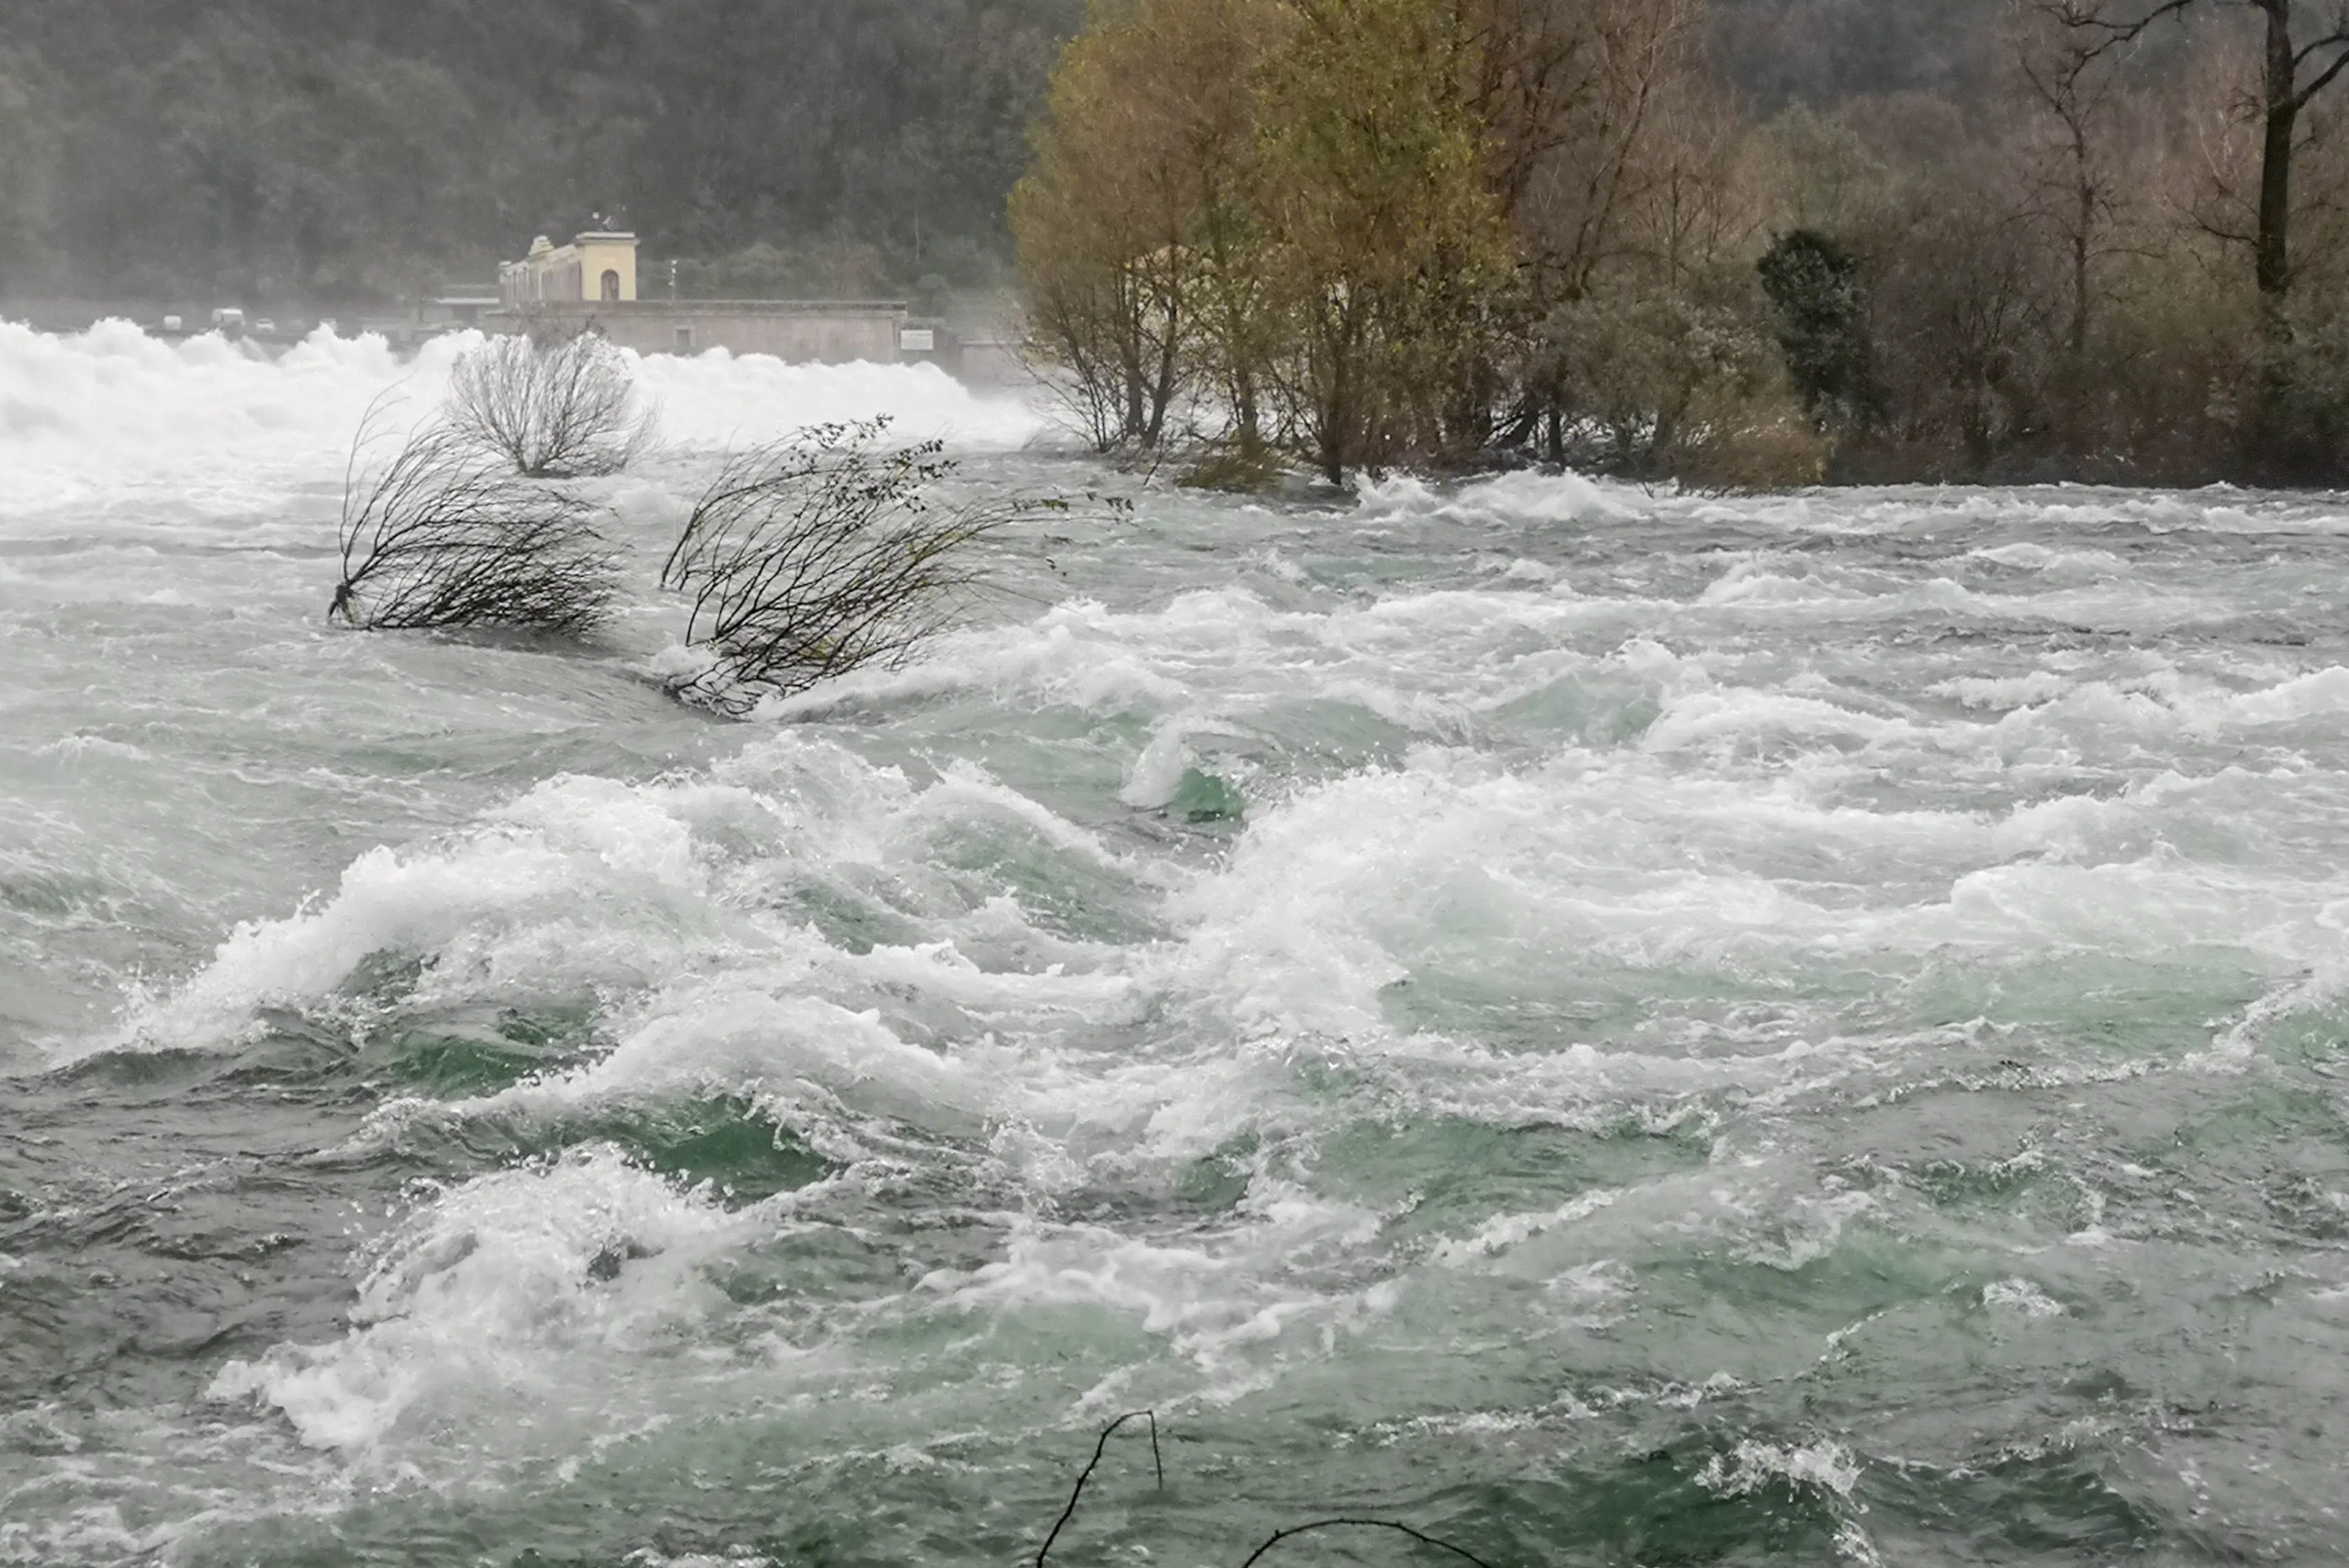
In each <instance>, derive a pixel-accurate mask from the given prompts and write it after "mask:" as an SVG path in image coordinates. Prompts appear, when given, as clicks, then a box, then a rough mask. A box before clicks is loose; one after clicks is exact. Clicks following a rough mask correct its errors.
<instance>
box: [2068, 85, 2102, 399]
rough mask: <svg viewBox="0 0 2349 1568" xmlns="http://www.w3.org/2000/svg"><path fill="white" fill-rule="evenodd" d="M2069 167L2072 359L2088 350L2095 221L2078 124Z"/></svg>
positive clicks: (2092, 179) (2093, 190) (2093, 192)
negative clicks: (2074, 208) (2073, 206)
mask: <svg viewBox="0 0 2349 1568" xmlns="http://www.w3.org/2000/svg"><path fill="white" fill-rule="evenodd" d="M2072 167H2073V169H2074V170H2075V173H2076V175H2077V181H2076V183H2075V187H2074V190H2073V195H2074V196H2075V199H2076V200H2077V201H2078V202H2079V211H2078V213H2077V214H2076V221H2075V222H2074V223H2073V225H2072V333H2071V339H2072V341H2071V349H2072V358H2073V360H2074V361H2075V363H2076V362H2077V361H2078V360H2079V359H2080V358H2081V357H2082V356H2085V354H2086V353H2087V351H2088V310H2089V296H2088V251H2089V248H2090V242H2091V240H2092V238H2093V237H2094V232H2095V222H2096V181H2095V175H2094V174H2093V173H2091V172H2090V168H2089V163H2088V142H2087V138H2086V136H2085V134H2084V133H2083V132H2082V131H2081V129H2080V128H2079V127H2078V126H2076V125H2075V126H2074V127H2073V128H2072Z"/></svg>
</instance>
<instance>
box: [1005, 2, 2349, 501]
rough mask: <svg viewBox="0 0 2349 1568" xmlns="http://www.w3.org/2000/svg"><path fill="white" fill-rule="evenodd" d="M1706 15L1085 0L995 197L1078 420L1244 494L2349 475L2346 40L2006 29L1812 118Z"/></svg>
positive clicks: (2215, 10) (2193, 13)
mask: <svg viewBox="0 0 2349 1568" xmlns="http://www.w3.org/2000/svg"><path fill="white" fill-rule="evenodd" d="M1721 8H1722V10H1723V12H1724V13H1728V14H1729V15H1727V16H1726V17H1725V18H1724V16H1723V15H1715V14H1714V12H1713V9H1712V8H1710V7H1708V5H1706V4H1705V0H1100V3H1099V4H1097V5H1095V6H1094V8H1093V10H1092V15H1091V19H1090V21H1089V24H1088V26H1086V28H1085V29H1084V31H1083V32H1082V33H1081V35H1080V36H1078V37H1077V38H1076V39H1075V40H1074V41H1073V42H1072V43H1071V45H1070V46H1069V48H1068V49H1067V51H1066V52H1065V53H1064V55H1063V56H1062V57H1061V62H1060V65H1059V67H1058V68H1057V70H1056V72H1055V75H1054V77H1053V84H1052V92H1051V97H1050V103H1049V106H1048V111H1047V114H1046V117H1045V118H1044V119H1043V120H1042V122H1041V123H1040V127H1039V129H1038V130H1037V133H1036V137H1035V154H1034V159H1033V161H1032V164H1031V166H1030V170H1029V172H1028V174H1027V176H1026V177H1025V179H1024V180H1023V181H1021V183H1020V184H1019V188H1018V189H1017V191H1015V193H1014V195H1013V197H1012V201H1011V206H1010V222H1011V228H1012V232H1013V236H1014V240H1015V242H1016V244H1017V247H1018V253H1019V263H1020V269H1021V275H1022V278H1023V282H1024V287H1025V290H1026V294H1027V300H1028V304H1029V313H1030V326H1031V331H1032V332H1033V334H1034V335H1035V337H1036V340H1037V343H1038V345H1039V346H1040V349H1041V351H1042V352H1043V354H1044V356H1046V357H1047V358H1048V359H1049V360H1050V362H1051V364H1052V366H1053V367H1054V370H1055V372H1056V374H1055V376H1054V378H1053V379H1054V384H1055V385H1056V386H1058V387H1061V388H1062V389H1063V390H1064V392H1065V395H1066V397H1067V398H1068V400H1069V403H1070V406H1071V410H1072V412H1073V414H1074V416H1075V418H1076V419H1077V422H1078V423H1079V424H1080V425H1081V427H1082V428H1084V429H1085V430H1086V432H1087V433H1088V434H1089V435H1090V436H1091V437H1092V438H1093V439H1094V441H1095V442H1096V443H1097V444H1098V445H1100V446H1101V447H1102V448H1103V449H1117V448H1125V449H1145V450H1149V451H1153V452H1155V453H1166V452H1169V451H1176V452H1180V453H1182V454H1184V455H1185V457H1186V458H1188V459H1190V460H1191V461H1192V462H1193V464H1194V469H1193V471H1194V472H1195V474H1197V475H1199V476H1200V477H1202V478H1203V479H1208V480H1241V481H1245V480H1249V479H1251V478H1254V477H1258V476H1261V475H1262V474H1264V473H1265V472H1267V471H1268V467H1269V466H1270V465H1275V464H1278V463H1279V462H1283V461H1299V462H1303V463H1306V464H1309V465H1310V466H1311V467H1312V468H1314V469H1319V471H1320V472H1321V473H1323V474H1324V475H1325V476H1327V477H1328V478H1330V479H1331V480H1338V479H1340V478H1341V477H1343V476H1344V475H1346V474H1348V473H1350V472H1352V471H1355V470H1368V471H1372V472H1375V471H1377V470H1379V469H1383V468H1389V467H1393V466H1397V465H1404V464H1410V465H1424V466H1436V467H1443V466H1456V465H1462V464H1468V463H1474V462H1479V461H1485V460H1489V459H1494V458H1495V456H1496V455H1497V456H1500V457H1503V458H1510V459H1520V460H1522V459H1546V460H1549V461H1554V462H1567V463H1573V464H1577V465H1580V466H1588V467H1592V468H1598V469H1607V470H1609V471H1615V472H1619V473H1625V474H1629V475H1632V476H1636V477H1640V478H1665V477H1671V478H1678V479H1682V480H1691V481H1694V482H1699V483H1708V484H1725V485H1738V484H1784V483H1793V482H1802V481H1806V480H1814V479H1818V478H1827V479H1839V480H1894V479H1951V478H1975V479H1984V480H2027V479H2034V478H2061V477H2083V478H2092V479H2111V480H2151V481H2168V482H2189V481H2195V480H2209V479H2213V478H2220V477H2226V478H2235V479H2242V480H2262V481H2283V482H2323V481H2331V480H2338V479H2341V478H2343V477H2344V475H2349V314H2344V304H2349V138H2344V137H2343V136H2342V135H2341V134H2340V133H2341V131H2342V130H2344V129H2349V122H2344V119H2343V116H2344V110H2349V86H2336V83H2337V82H2338V81H2339V78H2340V77H2342V75H2343V73H2344V70H2345V69H2349V22H2344V21H2343V20H2341V19H2340V18H2337V17H2335V16H2334V15H2333V13H2332V12H2330V11H2320V9H2319V8H2317V7H2314V6H2313V5H2300V6H2297V7H2295V6H2294V5H2292V0H2247V3H2246V4H2242V5H2226V4H2221V3H2220V0H2168V3H2159V0H2012V3H2011V4H2008V5H2004V6H2002V7H2001V8H1997V9H1995V10H1993V11H1991V12H1989V13H1988V14H1987V15H1985V16H1984V17H1982V20H1984V21H1986V22H1988V23H1990V24H1991V26H1990V27H1989V28H1988V29H1987V30H1986V31H1987V33H1988V36H1987V37H1986V39H1985V41H1984V44H1983V47H1982V52H1981V54H1980V55H1979V56H1978V57H1975V58H1974V60H1973V63H1972V66H1971V74H1970V75H1968V74H1965V73H1958V74H1957V75H1956V76H1953V77H1952V81H1953V82H1954V83H1955V85H1954V86H1951V84H1948V83H1945V84H1943V85H1944V86H1945V87H1947V88H1949V91H1950V92H1951V93H1953V94H1955V95H1956V96H1944V95H1943V94H1941V93H1935V92H1930V91H1922V90H1907V91H1897V92H1889V93H1875V94H1868V95H1859V96H1853V97H1849V98H1846V99H1845V100H1844V101H1842V102H1840V103H1837V104H1833V105H1828V106H1825V107H1821V106H1818V105H1816V104H1806V103H1805V102H1803V101H1800V98H1799V97H1797V96H1796V94H1795V92H1794V91H1792V90H1785V91H1782V92H1780V94H1779V101H1778V103H1777V104H1775V105H1773V104H1772V103H1771V101H1770V92H1769V90H1768V88H1767V86H1766V84H1764V83H1760V82H1757V81H1756V80H1754V77H1753V74H1752V73H1751V72H1749V73H1748V79H1747V80H1746V81H1745V82H1744V83H1743V84H1740V83H1738V82H1736V81H1733V79H1732V78H1731V77H1729V76H1728V75H1726V74H1725V73H1724V70H1723V65H1722V62H1723V59H1724V58H1725V56H1724V53H1723V50H1722V49H1721V47H1720V44H1721V41H1722V39H1723V28H1724V25H1725V22H1727V23H1736V24H1742V25H1747V26H1751V25H1754V23H1756V21H1757V19H1758V18H1757V15H1756V13H1758V12H1761V11H1763V10H1765V9H1768V8H1769V7H1767V6H1765V5H1762V4H1759V3H1758V0H1748V3H1746V4H1735V3H1734V0H1722V7H1721ZM1775 9H1776V10H1777V11H1778V12H1780V13H1785V14H1786V15H1785V16H1782V20H1795V19H1799V17H1798V16H1797V15H1796V14H1797V13H1801V12H1802V11H1803V10H1804V7H1802V6H1800V5H1793V4H1791V3H1789V4H1780V5H1776V6H1775ZM1846 9H1847V10H1848V7H1847V8H1846ZM1875 9H1876V10H1877V11H1878V12H1883V13H1893V12H1904V13H1905V11H1906V10H1907V9H1909V8H1905V7H1901V6H1896V5H1879V6H1877V7H1875ZM1810 10H1811V11H1814V12H1816V10H1818V7H1816V6H1813V7H1810ZM1847 21H1848V22H1849V27H1848V33H1849V34H1850V35H1851V36H1853V37H1857V36H1860V35H1864V34H1866V33H1867V32H1868V28H1867V27H1864V26H1861V25H1860V22H1859V20H1858V19H1857V18H1847ZM1884 30H1885V26H1884V25H1883V24H1881V23H1880V22H1879V23H1878V25H1877V31H1878V32H1879V33H1881V32H1883V31H1884ZM1890 36H1892V37H1894V38H1895V40H1896V41H1897V40H1898V39H1899V37H1900V36H1903V35H1902V34H1901V33H1900V31H1899V27H1898V26H1894V27H1893V28H1892V31H1891V34H1890ZM1906 36H1912V37H1913V36H1919V35H1918V34H1917V33H1916V32H1915V31H1914V30H1912V31H1911V32H1910V33H1909V35H1906ZM1818 41H1819V42H1821V43H1822V44H1824V43H1825V42H1826V41H1827V38H1826V37H1825V36H1823V37H1822V38H1821V39H1819V40H1818ZM1845 41H1849V39H1848V38H1847V39H1846V40H1845ZM1823 57H1824V55H1823ZM1741 86H1742V90H1741Z"/></svg>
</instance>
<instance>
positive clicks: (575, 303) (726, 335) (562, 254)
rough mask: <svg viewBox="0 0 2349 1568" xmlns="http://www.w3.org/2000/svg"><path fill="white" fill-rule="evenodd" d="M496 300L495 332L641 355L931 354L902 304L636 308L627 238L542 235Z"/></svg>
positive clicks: (725, 303) (834, 359) (660, 304)
mask: <svg viewBox="0 0 2349 1568" xmlns="http://www.w3.org/2000/svg"><path fill="white" fill-rule="evenodd" d="M498 293H499V294H500V295H501V296H502V305H501V307H500V309H499V310H498V311H497V312H496V313H495V315H493V316H484V317H482V318H481V325H483V326H485V327H487V328H489V329H490V330H491V331H493V332H521V331H527V330H531V329H533V326H534V325H549V326H555V327H560V328H563V329H566V330H570V331H587V330H593V331H595V332H599V333H601V334H603V335H604V336H605V337H607V338H609V339H610V340H611V341H612V342H614V343H616V344H618V345H620V346H622V347H624V348H633V349H635V350H636V351H637V352H638V353H640V354H699V353H701V352H703V351H704V350H705V349H711V348H723V349H726V350H727V351H729V352H730V353H733V354H770V355H772V356H775V357H776V358H778V359H782V360H788V361H792V362H797V363H807V362H811V361H812V362H816V363H822V364H842V363H846V362H849V361H852V360H863V361H866V362H869V363H874V364H880V365H888V364H892V363H895V362H896V361H898V360H900V359H903V358H904V357H905V355H906V354H907V353H908V352H909V351H916V352H918V351H919V349H920V348H923V347H926V345H922V344H918V343H909V342H908V341H907V334H906V332H905V301H903V300H894V299H880V300H784V299H750V300H744V299H734V300H722V299H694V300H645V299H638V298H637V297H636V236H635V235H634V234H627V233H611V232H589V233H585V234H581V235H579V236H578V237H577V238H575V239H574V240H573V241H572V242H571V243H569V244H567V245H557V244H554V243H553V242H550V241H549V240H548V239H547V238H546V236H545V235H543V234H542V235H540V236H539V237H538V239H537V240H536V241H535V242H533V243H532V245H531V247H530V254H529V255H528V256H526V257H524V258H523V260H521V261H519V262H508V263H505V264H504V265H502V266H501V267H500V268H499V269H498ZM918 336H919V335H918V334H916V337H917V338H918Z"/></svg>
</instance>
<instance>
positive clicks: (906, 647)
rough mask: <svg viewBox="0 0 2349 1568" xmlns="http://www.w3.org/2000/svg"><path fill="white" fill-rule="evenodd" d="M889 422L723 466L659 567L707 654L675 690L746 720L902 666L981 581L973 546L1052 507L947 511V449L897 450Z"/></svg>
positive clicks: (833, 431)
mask: <svg viewBox="0 0 2349 1568" xmlns="http://www.w3.org/2000/svg"><path fill="white" fill-rule="evenodd" d="M886 425H887V421H886V420H885V419H873V420H864V421H860V422H857V423H854V424H829V425H819V426H815V427H813V428H810V429H807V430H803V431H801V432H800V433H799V434H798V435H795V436H792V437H790V438H786V439H784V440H781V441H776V442H772V443H770V444H767V445H764V446H761V447H757V448H753V449H750V451H747V452H744V453H741V454H740V455H739V456H736V457H734V458H732V459H729V461H728V462H727V464H726V466H725V467H724V468H723V469H721V470H720V471H719V474H718V476H717V478H716V479H715V480H712V481H711V482H710V484H709V488H708V489H707V490H704V491H703V492H702V496H701V499H700V500H699V501H698V502H697V503H696V504H695V506H694V509H693V512H692V515H691V516H690V517H688V519H687V520H686V523H685V527H684V529H683V530H682V531H680V532H679V534H678V541H677V544H676V546H675V548H673V549H672V550H671V551H670V552H669V556H668V560H667V562H666V564H664V565H663V567H662V569H661V583H662V585H663V586H664V587H667V588H671V589H674V590H677V591H678V592H680V593H685V594H687V595H688V596H689V597H690V599H691V601H692V613H691V616H690V618H689V620H688V624H687V627H686V639H685V640H686V645H687V646H688V648H690V649H692V650H693V651H694V652H695V653H697V654H698V655H701V658H702V661H703V662H702V664H701V665H700V667H699V668H698V669H697V670H696V671H695V672H694V673H693V674H691V675H689V676H680V677H678V679H676V680H674V681H673V682H672V683H671V686H670V689H671V690H672V691H673V692H674V693H676V695H678V696H681V697H683V698H685V699H686V700H688V701H690V702H695V703H698V704H699V705H701V706H703V707H709V708H712V709H714V710H716V711H718V712H720V713H724V714H727V715H729V716H731V717H741V716H742V715H745V714H747V713H749V712H750V709H751V708H753V707H757V706H758V704H759V702H760V701H761V699H762V698H764V697H767V696H789V695H791V694H792V693H794V692H799V691H804V690H806V689H807V688H808V687H810V686H814V685H815V684H816V683H817V682H819V681H823V680H826V679H829V678H830V677H832V676H840V675H845V674H847V673H848V672H849V671H851V670H854V669H859V668H862V667H864V666H865V665H882V666H893V665H897V664H899V663H901V662H903V660H904V659H905V657H906V655H909V654H911V653H912V652H913V651H914V650H915V649H916V647H918V646H919V645H921V644H922V643H923V642H924V641H925V640H926V639H927V638H929V637H930V636H931V635H933V634H936V632H938V631H939V630H941V629H942V628H944V627H945V626H946V625H947V624H948V623H949V622H951V621H952V620H953V619H954V617H955V615H956V614H957V612H958V611H959V610H960V608H961V607H962V605H963V604H964V603H965V602H966V600H967V599H968V594H969V593H970V591H971V590H972V589H974V588H975V587H976V586H977V584H978V571H977V568H976V566H975V565H974V564H973V562H971V560H970V558H969V555H968V550H967V547H968V546H969V545H971V544H973V543H975V542H978V541H979V540H980V539H983V538H985V537H986V536H987V535H988V534H989V533H991V532H993V531H996V530H998V529H999V528H1001V527H1003V526H1004V525H1005V524H1007V523H1009V522H1011V521H1016V520H1017V519H1019V518H1020V517H1023V516H1027V515H1031V514H1032V513H1034V512H1035V511H1044V510H1060V507H1061V503H1059V502H1054V501H1040V502H1031V501H1010V502H1000V503H992V504H968V505H949V504H945V503H942V502H940V501H938V500H936V499H934V497H933V494H932V491H933V490H934V489H935V487H936V485H937V483H938V482H939V481H940V480H944V479H946V478H947V476H948V475H949V474H951V473H952V472H953V469H954V464H953V463H952V461H951V460H949V459H947V458H945V457H942V456H941V455H940V451H941V446H940V443H938V442H936V441H926V442H922V443H920V444H917V445H915V446H909V447H897V448H887V447H884V446H882V445H881V444H880V442H881V437H882V433H883V431H884V430H885V428H886Z"/></svg>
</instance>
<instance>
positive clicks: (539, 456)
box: [444, 332, 654, 479]
mask: <svg viewBox="0 0 2349 1568" xmlns="http://www.w3.org/2000/svg"><path fill="white" fill-rule="evenodd" d="M444 414H445V417H446V418H447V420H448V424H449V428H450V429H451V430H453V431H455V432H456V433H457V435H458V436H460V438H463V439H464V440H466V441H469V442H471V444H473V445H474V446H477V447H479V448H480V449H481V450H482V451H484V452H490V453H493V454H495V455H496V456H498V457H499V458H501V459H503V460H505V461H506V462H509V463H512V465H513V469H514V472H516V473H518V474H522V475H524V476H525V477H527V478H531V479H574V478H577V477H580V476H583V475H588V474H616V473H618V472H619V471H620V470H621V469H625V468H626V467H627V466H628V464H629V463H631V462H633V461H635V460H636V458H638V457H639V456H641V455H642V454H643V452H644V451H645V449H646V448H647V447H649V446H650V445H651V444H652V439H653V425H654V414H653V411H652V410H651V409H650V408H647V407H640V406H639V405H638V402H637V399H636V378H635V377H634V376H633V375H631V374H630V372H629V369H628V362H627V357H626V355H624V354H623V353H622V352H621V351H620V350H619V349H617V348H616V347H614V346H612V344H611V343H610V342H609V341H608V340H606V339H605V337H604V336H602V335H600V334H598V333H595V332H578V333H574V334H571V335H568V336H556V337H549V338H539V337H532V336H523V335H514V336H505V337H492V338H491V339H490V340H489V341H488V342H486V343H484V344H482V345H481V346H480V347H479V348H475V349H471V350H470V351H468V352H467V353H465V354H464V355H462V356H460V357H459V359H458V361H457V363H456V365H455V366H453V367H452V368H451V369H450V372H449V394H448V399H447V402H446V404H445V405H444Z"/></svg>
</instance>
